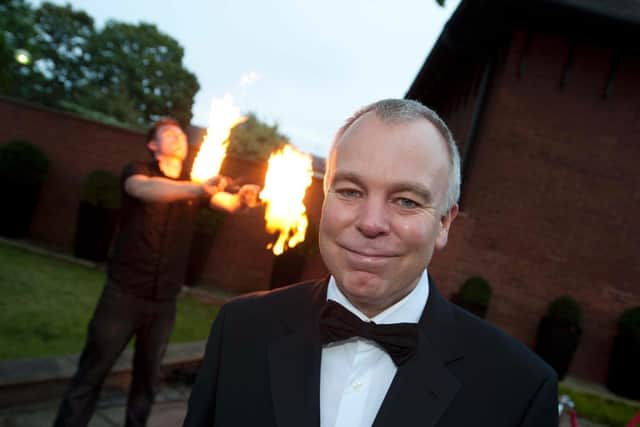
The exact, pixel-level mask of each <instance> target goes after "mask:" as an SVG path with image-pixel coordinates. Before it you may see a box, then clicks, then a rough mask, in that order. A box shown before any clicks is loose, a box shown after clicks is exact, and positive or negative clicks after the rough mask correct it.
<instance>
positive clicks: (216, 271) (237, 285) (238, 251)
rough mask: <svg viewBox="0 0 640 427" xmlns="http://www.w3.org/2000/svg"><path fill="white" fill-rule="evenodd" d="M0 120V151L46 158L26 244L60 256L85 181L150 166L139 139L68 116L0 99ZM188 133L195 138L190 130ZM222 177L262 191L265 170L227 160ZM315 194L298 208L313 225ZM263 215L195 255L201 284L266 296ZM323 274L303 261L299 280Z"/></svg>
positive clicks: (235, 223)
mask: <svg viewBox="0 0 640 427" xmlns="http://www.w3.org/2000/svg"><path fill="white" fill-rule="evenodd" d="M0 120H1V121H2V124H3V126H0V144H3V143H6V142H8V141H9V140H12V139H16V138H19V139H26V140H28V141H30V142H32V143H34V144H36V145H38V146H39V147H41V148H42V149H43V150H44V152H45V153H46V154H47V156H48V158H49V162H50V166H49V167H50V169H49V175H48V178H47V181H46V183H45V185H44V188H43V191H42V196H41V198H40V201H39V203H38V206H37V208H36V212H35V217H34V220H33V223H32V225H31V231H30V236H29V237H30V239H31V240H33V241H34V242H36V243H39V244H44V245H46V246H49V247H52V248H54V249H57V250H59V251H62V252H67V253H70V252H71V251H72V246H73V239H74V235H75V224H76V211H77V208H78V204H79V202H80V194H81V187H82V184H83V181H84V179H85V177H86V176H87V175H88V174H89V173H90V172H92V171H94V170H96V169H105V170H109V171H111V172H113V173H114V174H116V175H118V174H120V171H121V170H122V168H123V166H124V165H125V164H126V163H128V162H130V161H132V160H136V159H140V160H146V159H148V158H149V154H148V153H147V151H146V147H145V144H144V135H143V134H141V133H138V132H134V131H130V130H125V129H120V128H116V127H112V126H108V125H103V124H101V123H97V122H93V121H90V120H85V119H82V118H79V117H77V116H74V115H71V114H66V113H61V112H57V111H52V110H48V109H45V108H42V107H38V106H33V105H29V104H24V103H21V102H16V101H13V100H8V99H1V98H0ZM188 133H189V134H190V135H192V136H194V137H197V135H201V132H197V131H194V129H190V132H188ZM191 142H192V143H197V142H198V141H191ZM191 154H193V153H191ZM221 172H222V173H224V174H227V175H229V176H232V177H236V178H240V179H241V180H242V182H243V183H257V184H263V182H264V174H265V172H266V164H265V163H259V162H254V161H249V160H243V159H238V158H233V157H227V159H226V160H225V162H224V164H223V166H222V171H221ZM321 187H322V186H321V181H320V180H317V179H314V183H313V185H312V189H310V190H309V191H308V197H307V199H306V200H305V203H306V205H307V209H308V212H309V216H310V222H311V223H312V224H317V221H318V218H319V215H320V206H321V204H322V197H323V196H322V190H321ZM318 188H320V191H318ZM263 215H264V210H263V209H257V210H255V211H252V212H251V213H249V214H245V215H237V216H229V217H227V218H226V220H225V222H224V226H223V227H221V229H220V231H219V232H218V234H217V235H216V239H215V241H214V244H213V248H212V249H211V251H210V253H208V254H202V256H205V257H207V262H206V264H205V269H204V271H203V272H202V277H201V278H200V280H201V281H203V282H209V283H215V284H217V285H218V286H220V287H222V288H224V289H228V290H231V291H234V292H245V291H253V290H259V289H268V288H269V281H270V276H271V269H272V265H273V260H274V256H273V255H272V254H271V253H270V252H269V251H267V250H266V249H265V246H266V244H267V242H269V241H271V240H272V236H270V235H268V234H267V233H266V232H265V231H264V220H263ZM316 229H317V228H316ZM323 268H324V267H323V265H322V261H321V260H320V258H319V255H316V256H315V257H312V258H310V259H309V260H308V266H306V267H305V272H304V273H303V278H309V277H317V276H321V275H323V274H324V270H323Z"/></svg>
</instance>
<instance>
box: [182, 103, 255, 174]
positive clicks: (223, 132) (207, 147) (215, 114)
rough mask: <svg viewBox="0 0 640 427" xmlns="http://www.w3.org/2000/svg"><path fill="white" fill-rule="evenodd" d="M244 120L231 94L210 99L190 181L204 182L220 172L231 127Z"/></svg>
mask: <svg viewBox="0 0 640 427" xmlns="http://www.w3.org/2000/svg"><path fill="white" fill-rule="evenodd" d="M245 120H246V117H243V116H241V115H240V110H239V109H238V107H236V106H234V105H233V100H232V98H231V95H229V94H227V95H225V96H224V97H223V98H222V99H213V100H212V101H211V109H210V110H209V127H208V128H207V134H206V135H205V137H204V141H203V142H202V144H201V145H200V150H199V151H198V155H197V156H196V158H195V160H194V161H193V167H192V168H191V180H192V181H195V182H205V181H206V180H208V179H210V178H213V177H214V176H216V175H218V174H219V173H220V166H221V165H222V161H223V160H224V157H225V156H226V154H227V146H228V145H229V134H230V133H231V129H233V127H234V126H236V125H238V124H239V123H242V122H243V121H245Z"/></svg>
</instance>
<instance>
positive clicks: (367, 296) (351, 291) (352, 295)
mask: <svg viewBox="0 0 640 427" xmlns="http://www.w3.org/2000/svg"><path fill="white" fill-rule="evenodd" d="M338 287H339V288H340V290H341V291H342V293H344V294H345V296H347V297H349V299H357V300H359V301H363V302H364V301H368V300H372V299H375V297H376V295H377V294H378V293H379V292H380V291H381V290H383V288H384V284H383V283H382V278H380V276H378V275H376V274H374V273H371V272H367V271H352V272H349V273H347V274H345V275H344V277H343V280H342V283H338Z"/></svg>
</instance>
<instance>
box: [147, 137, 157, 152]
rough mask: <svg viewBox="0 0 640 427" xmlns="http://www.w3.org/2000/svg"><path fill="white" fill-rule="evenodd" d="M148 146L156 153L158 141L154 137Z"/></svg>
mask: <svg viewBox="0 0 640 427" xmlns="http://www.w3.org/2000/svg"><path fill="white" fill-rule="evenodd" d="M147 148H148V149H149V150H151V151H153V152H154V153H155V152H156V151H157V150H158V143H157V142H156V140H155V139H152V140H151V141H149V142H147Z"/></svg>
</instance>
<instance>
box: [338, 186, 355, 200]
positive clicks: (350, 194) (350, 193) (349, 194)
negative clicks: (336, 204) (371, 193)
mask: <svg viewBox="0 0 640 427" xmlns="http://www.w3.org/2000/svg"><path fill="white" fill-rule="evenodd" d="M336 193H337V194H338V195H339V196H341V197H345V198H348V199H353V198H356V197H360V191H358V190H354V189H353V188H342V189H337V190H336Z"/></svg>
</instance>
